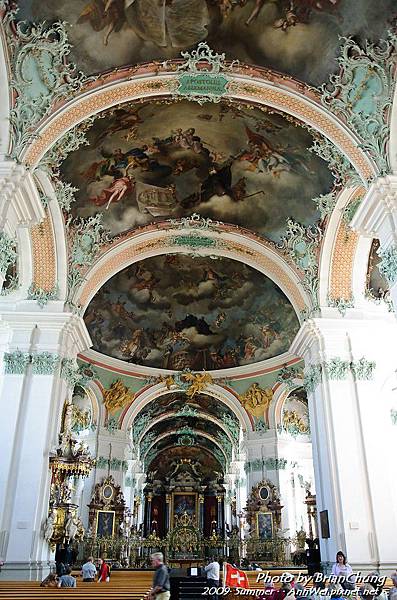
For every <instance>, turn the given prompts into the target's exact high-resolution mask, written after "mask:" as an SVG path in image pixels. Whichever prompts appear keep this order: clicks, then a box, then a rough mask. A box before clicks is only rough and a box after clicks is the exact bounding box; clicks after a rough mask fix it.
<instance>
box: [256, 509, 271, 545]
mask: <svg viewBox="0 0 397 600" xmlns="http://www.w3.org/2000/svg"><path fill="white" fill-rule="evenodd" d="M256 532H257V534H258V538H259V539H260V540H271V539H272V538H273V515H272V513H270V512H258V513H256Z"/></svg>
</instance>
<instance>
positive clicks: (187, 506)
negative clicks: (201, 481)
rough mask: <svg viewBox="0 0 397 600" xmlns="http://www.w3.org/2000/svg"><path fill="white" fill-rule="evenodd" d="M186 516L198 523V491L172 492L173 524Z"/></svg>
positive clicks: (193, 522)
mask: <svg viewBox="0 0 397 600" xmlns="http://www.w3.org/2000/svg"><path fill="white" fill-rule="evenodd" d="M182 516H184V518H185V519H188V520H189V521H191V523H192V524H194V525H196V524H197V493H196V492H182V493H177V494H175V493H174V494H172V519H171V522H172V524H173V526H175V525H176V524H177V521H179V520H180V519H181V517H182Z"/></svg>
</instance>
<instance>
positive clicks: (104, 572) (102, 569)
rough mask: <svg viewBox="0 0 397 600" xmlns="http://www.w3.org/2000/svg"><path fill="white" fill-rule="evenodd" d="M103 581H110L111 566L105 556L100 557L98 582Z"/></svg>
mask: <svg viewBox="0 0 397 600" xmlns="http://www.w3.org/2000/svg"><path fill="white" fill-rule="evenodd" d="M101 581H106V583H109V581H110V567H109V565H108V564H107V562H106V560H104V559H103V558H100V559H99V575H98V583H100V582H101Z"/></svg>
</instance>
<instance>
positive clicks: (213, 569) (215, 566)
mask: <svg viewBox="0 0 397 600" xmlns="http://www.w3.org/2000/svg"><path fill="white" fill-rule="evenodd" d="M204 571H205V574H206V576H207V583H208V586H209V587H215V588H216V589H217V588H218V587H219V573H220V565H219V563H218V561H217V560H216V558H215V557H214V556H212V557H211V558H210V562H209V563H208V565H207V566H206V567H204ZM212 597H213V598H215V600H216V599H217V598H218V594H216V593H215V594H214V595H213V596H212Z"/></svg>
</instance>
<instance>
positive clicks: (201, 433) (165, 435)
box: [140, 430, 227, 462]
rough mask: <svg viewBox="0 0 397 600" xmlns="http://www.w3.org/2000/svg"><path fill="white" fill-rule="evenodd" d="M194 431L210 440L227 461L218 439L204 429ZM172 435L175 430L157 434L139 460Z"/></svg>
mask: <svg viewBox="0 0 397 600" xmlns="http://www.w3.org/2000/svg"><path fill="white" fill-rule="evenodd" d="M195 433H197V435H200V436H201V437H203V438H206V439H207V440H210V442H212V443H213V444H214V446H216V447H217V448H218V449H219V450H220V451H221V452H222V454H223V456H224V457H225V460H226V462H227V456H226V453H225V451H224V449H223V448H222V445H221V444H220V443H219V442H218V440H217V439H216V438H215V437H213V436H212V435H211V434H209V433H207V432H205V431H201V430H196V431H195ZM173 435H176V433H175V432H170V431H167V432H165V433H162V434H161V435H159V436H158V438H157V439H156V440H154V441H153V442H152V443H151V444H150V445H149V446H148V447H147V449H146V452H145V456H144V457H141V456H140V460H141V461H145V458H146V456H147V455H148V454H149V452H150V450H151V449H152V448H153V447H154V446H155V445H156V444H157V443H158V442H160V441H161V440H164V439H166V438H167V437H172V436H173ZM209 452H211V450H209Z"/></svg>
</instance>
